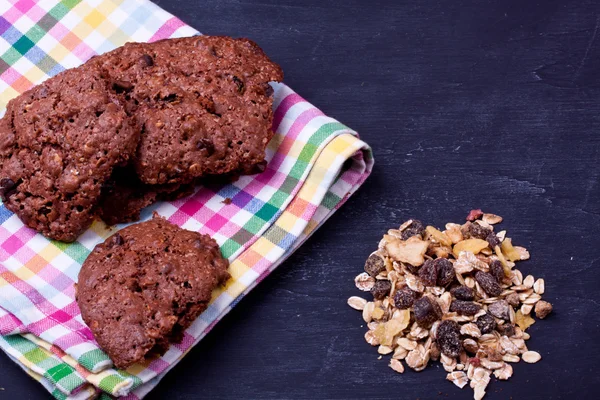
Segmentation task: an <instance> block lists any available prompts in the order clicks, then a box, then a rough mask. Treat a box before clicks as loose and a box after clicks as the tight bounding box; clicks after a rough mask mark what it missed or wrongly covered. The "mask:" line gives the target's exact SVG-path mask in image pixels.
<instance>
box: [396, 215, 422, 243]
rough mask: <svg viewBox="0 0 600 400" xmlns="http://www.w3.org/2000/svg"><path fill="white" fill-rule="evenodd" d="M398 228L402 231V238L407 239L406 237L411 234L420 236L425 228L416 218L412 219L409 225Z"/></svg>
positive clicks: (411, 235)
mask: <svg viewBox="0 0 600 400" xmlns="http://www.w3.org/2000/svg"><path fill="white" fill-rule="evenodd" d="M400 228H401V229H400V230H401V231H402V240H407V239H408V238H410V237H413V236H421V234H422V233H423V231H424V230H425V227H424V226H423V223H422V222H421V221H419V220H418V219H413V220H412V222H411V223H410V225H408V227H406V228H405V229H404V230H403V229H402V227H400Z"/></svg>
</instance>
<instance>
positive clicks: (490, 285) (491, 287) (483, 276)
mask: <svg viewBox="0 0 600 400" xmlns="http://www.w3.org/2000/svg"><path fill="white" fill-rule="evenodd" d="M475 280H476V281H477V283H479V286H481V288H482V289H483V291H484V292H486V293H487V294H488V295H490V296H492V297H496V296H500V293H502V288H501V287H500V285H499V284H498V281H496V278H494V277H493V276H492V275H491V274H489V273H487V272H483V271H477V272H476V273H475Z"/></svg>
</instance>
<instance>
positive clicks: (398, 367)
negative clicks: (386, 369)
mask: <svg viewBox="0 0 600 400" xmlns="http://www.w3.org/2000/svg"><path fill="white" fill-rule="evenodd" d="M390 368H391V369H393V370H394V371H396V372H398V373H400V374H402V373H404V365H402V362H400V361H398V360H396V359H394V358H392V359H391V360H390Z"/></svg>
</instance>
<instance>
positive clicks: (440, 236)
mask: <svg viewBox="0 0 600 400" xmlns="http://www.w3.org/2000/svg"><path fill="white" fill-rule="evenodd" d="M425 233H427V234H428V235H429V236H430V237H431V239H432V241H433V242H436V243H440V244H441V245H443V246H452V240H450V238H449V237H448V236H446V234H445V233H443V232H441V231H439V230H438V229H436V228H434V227H433V226H428V227H427V228H425Z"/></svg>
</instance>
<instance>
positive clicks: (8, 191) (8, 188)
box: [0, 178, 16, 201]
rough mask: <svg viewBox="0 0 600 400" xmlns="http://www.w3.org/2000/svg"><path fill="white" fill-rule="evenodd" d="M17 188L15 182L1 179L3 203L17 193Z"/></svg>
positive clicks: (0, 196)
mask: <svg viewBox="0 0 600 400" xmlns="http://www.w3.org/2000/svg"><path fill="white" fill-rule="evenodd" d="M15 186H16V184H15V181H13V180H12V179H10V178H2V179H0V198H2V201H6V199H7V198H8V197H10V195H12V194H13V193H14V192H15V190H14V189H15Z"/></svg>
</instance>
